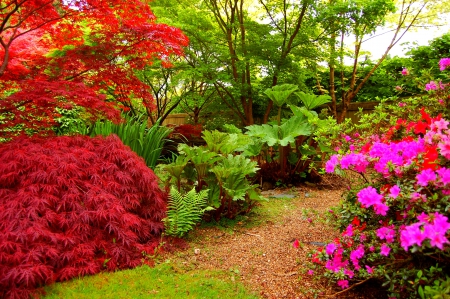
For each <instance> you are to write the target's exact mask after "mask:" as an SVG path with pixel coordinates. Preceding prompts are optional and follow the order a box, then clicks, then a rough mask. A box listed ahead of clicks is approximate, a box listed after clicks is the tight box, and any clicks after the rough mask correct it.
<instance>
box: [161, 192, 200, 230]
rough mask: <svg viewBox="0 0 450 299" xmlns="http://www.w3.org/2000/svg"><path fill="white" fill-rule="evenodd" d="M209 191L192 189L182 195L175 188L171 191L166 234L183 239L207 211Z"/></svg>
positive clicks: (165, 221) (165, 220) (165, 222)
mask: <svg viewBox="0 0 450 299" xmlns="http://www.w3.org/2000/svg"><path fill="white" fill-rule="evenodd" d="M207 198H208V190H201V191H200V192H198V193H197V192H196V191H195V189H192V190H191V191H189V192H188V193H186V194H185V195H182V194H181V193H180V192H178V191H177V190H176V189H175V188H174V187H172V188H171V190H170V196H169V201H168V205H167V208H168V210H167V217H166V218H165V219H164V224H165V228H166V234H167V235H172V236H178V237H182V236H183V235H185V234H186V233H187V232H189V231H190V230H192V228H193V227H194V226H195V225H196V224H197V223H199V222H200V221H201V220H202V216H203V214H204V212H205V210H206V208H205V207H206V205H207V201H206V199H207Z"/></svg>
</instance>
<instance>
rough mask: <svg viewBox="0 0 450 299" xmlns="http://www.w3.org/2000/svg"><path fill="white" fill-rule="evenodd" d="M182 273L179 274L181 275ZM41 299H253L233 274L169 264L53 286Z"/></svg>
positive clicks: (95, 276) (90, 277)
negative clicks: (189, 269) (182, 269)
mask: <svg viewBox="0 0 450 299" xmlns="http://www.w3.org/2000/svg"><path fill="white" fill-rule="evenodd" d="M180 272H181V273H180ZM45 292H46V295H45V296H43V297H42V298H46V299H50V298H64V299H70V298H74V299H75V298H77V299H82V298H89V299H96V298H99V299H100V298H101V299H105V298H133V299H134V298H136V299H138V298H166V299H167V298H235V299H256V298H258V296H256V295H254V294H251V293H250V292H249V291H246V290H245V288H244V287H243V285H242V284H241V283H240V282H239V281H238V277H235V275H234V273H232V272H224V271H205V270H202V271H200V270H191V271H188V272H184V273H183V271H180V270H179V269H178V268H177V267H174V266H173V265H172V263H171V262H170V261H166V262H165V263H162V264H159V265H157V266H156V267H154V268H150V267H148V266H142V267H138V268H135V269H131V270H124V271H118V272H114V273H100V274H97V275H94V276H89V277H83V278H80V279H74V280H71V281H68V282H64V283H56V284H53V285H50V286H47V287H45Z"/></svg>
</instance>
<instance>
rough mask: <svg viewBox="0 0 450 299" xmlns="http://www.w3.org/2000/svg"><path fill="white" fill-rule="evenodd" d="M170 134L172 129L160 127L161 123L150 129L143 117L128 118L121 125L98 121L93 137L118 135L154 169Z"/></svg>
mask: <svg viewBox="0 0 450 299" xmlns="http://www.w3.org/2000/svg"><path fill="white" fill-rule="evenodd" d="M170 132H171V129H169V128H167V127H162V126H159V123H156V124H155V125H153V126H151V127H150V128H148V127H147V120H146V119H145V118H144V119H143V116H142V115H141V116H140V117H126V121H125V122H122V123H120V124H115V123H113V122H110V121H98V122H96V123H95V124H94V127H93V129H92V132H91V135H92V136H96V135H103V136H108V135H111V134H116V135H117V136H119V138H120V139H121V140H122V142H123V143H124V144H125V145H128V146H129V147H130V148H131V149H132V150H133V151H134V152H135V153H137V154H138V155H139V156H141V157H142V158H144V160H145V163H146V164H147V166H148V167H150V168H151V169H154V168H155V167H156V164H157V162H158V160H159V157H160V156H161V151H162V149H163V146H164V144H165V142H166V137H167V136H168V135H169V133H170Z"/></svg>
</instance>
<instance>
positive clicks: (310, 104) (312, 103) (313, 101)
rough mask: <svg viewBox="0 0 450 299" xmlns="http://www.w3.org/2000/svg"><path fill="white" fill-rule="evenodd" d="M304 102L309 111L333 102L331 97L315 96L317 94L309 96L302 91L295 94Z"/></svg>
mask: <svg viewBox="0 0 450 299" xmlns="http://www.w3.org/2000/svg"><path fill="white" fill-rule="evenodd" d="M295 94H296V95H297V96H298V97H299V98H300V101H302V103H303V105H304V106H305V107H306V109H308V110H313V109H315V108H317V107H319V106H320V105H323V104H326V103H329V102H331V97H330V96H329V95H319V96H318V95H315V94H307V93H304V92H302V91H300V92H296V93H295Z"/></svg>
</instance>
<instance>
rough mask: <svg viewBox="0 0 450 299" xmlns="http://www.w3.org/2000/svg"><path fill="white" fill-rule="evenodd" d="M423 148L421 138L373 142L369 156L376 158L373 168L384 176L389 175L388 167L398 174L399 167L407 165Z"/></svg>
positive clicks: (423, 144)
mask: <svg viewBox="0 0 450 299" xmlns="http://www.w3.org/2000/svg"><path fill="white" fill-rule="evenodd" d="M424 150H425V143H424V141H423V139H421V138H419V139H418V140H414V141H400V142H397V143H389V144H386V143H382V142H375V143H374V144H373V146H372V148H371V149H370V152H369V156H370V158H372V159H374V160H376V162H375V165H374V169H375V170H376V171H377V172H379V173H381V174H383V175H384V176H389V172H390V167H393V168H394V171H395V173H396V174H400V173H401V171H400V168H401V167H405V166H409V165H410V164H411V163H412V162H413V161H414V160H415V159H416V158H417V156H418V155H419V154H420V153H422V152H423V151H424Z"/></svg>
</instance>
